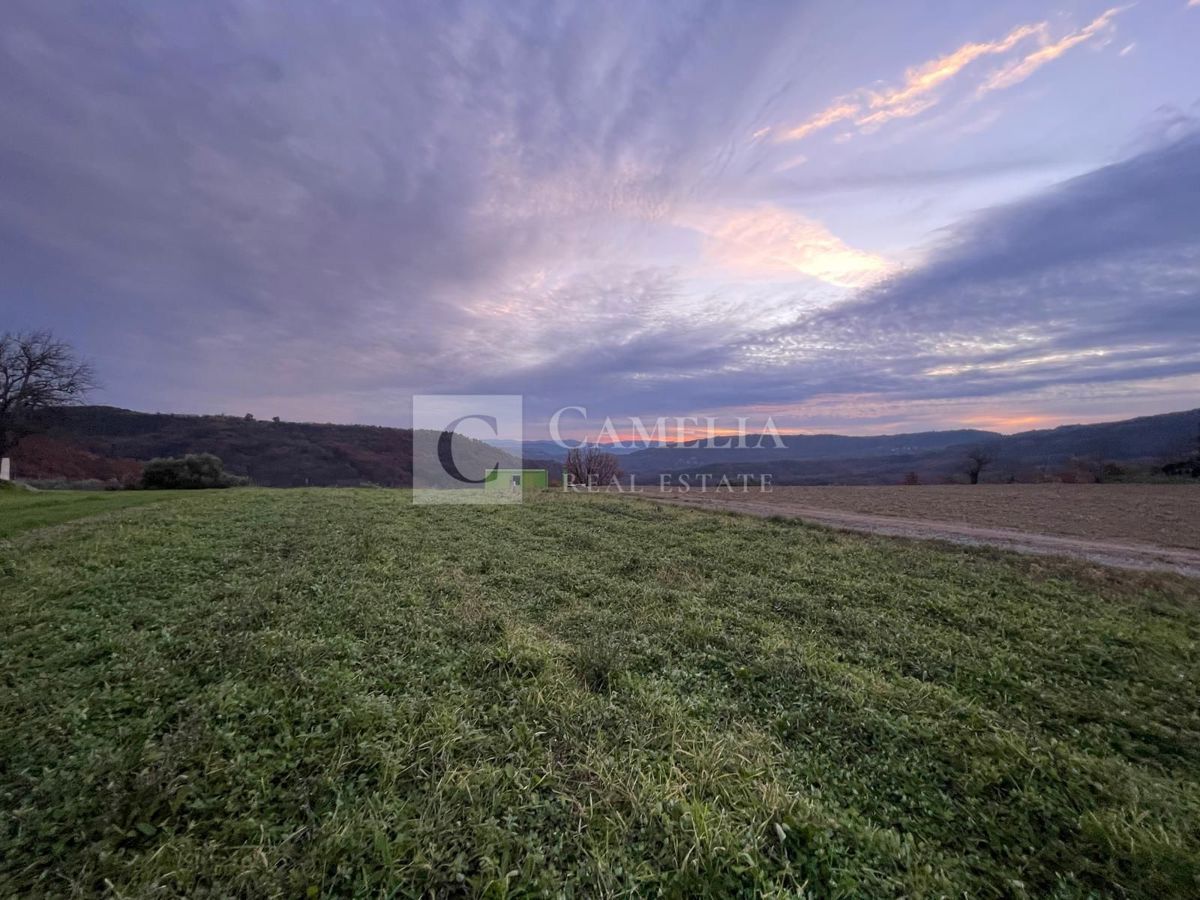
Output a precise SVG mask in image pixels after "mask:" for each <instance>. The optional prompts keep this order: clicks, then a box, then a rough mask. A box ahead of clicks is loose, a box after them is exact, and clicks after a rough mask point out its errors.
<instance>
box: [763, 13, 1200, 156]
mask: <svg viewBox="0 0 1200 900" xmlns="http://www.w3.org/2000/svg"><path fill="white" fill-rule="evenodd" d="M1195 2H1198V3H1200V0H1195ZM1126 8H1127V7H1114V8H1112V9H1110V10H1108V11H1107V12H1105V13H1103V14H1102V15H1101V16H1099V17H1098V18H1096V19H1095V20H1094V21H1092V22H1091V23H1090V24H1089V25H1087V26H1086V27H1084V28H1082V29H1080V30H1079V31H1076V32H1072V33H1071V34H1068V35H1066V36H1065V37H1063V38H1061V39H1060V40H1058V41H1053V42H1050V39H1049V25H1048V23H1046V22H1034V23H1030V24H1027V25H1019V26H1017V27H1016V28H1014V29H1012V31H1010V32H1009V33H1008V34H1006V35H1005V36H1004V37H1002V38H1000V39H999V40H995V41H984V42H972V43H968V44H963V45H962V46H961V47H959V48H958V49H957V50H955V51H953V52H952V53H948V54H946V55H945V56H940V57H938V58H937V59H933V60H930V61H929V62H926V63H922V64H920V65H917V66H911V67H910V68H908V69H907V70H906V71H905V73H904V81H903V82H902V83H901V84H900V86H899V87H894V88H890V89H885V90H874V89H870V88H860V89H859V90H857V91H854V92H853V93H851V94H848V95H845V96H843V97H839V98H838V99H837V100H835V101H834V102H833V103H832V104H830V105H829V106H828V107H826V108H825V109H823V110H821V111H820V112H818V113H817V114H816V115H814V116H813V117H812V118H810V119H808V120H807V121H805V122H802V123H801V124H799V125H797V126H795V127H793V128H790V129H787V130H785V131H783V132H781V133H780V135H779V138H778V140H781V141H798V140H802V139H804V138H806V137H808V136H809V135H810V134H813V133H815V132H817V131H822V130H824V129H826V128H829V127H830V126H832V125H836V124H838V123H839V122H852V123H853V124H854V125H855V126H856V127H857V128H858V130H859V131H860V132H870V131H874V130H875V129H876V128H878V127H880V126H881V125H883V124H884V123H886V122H890V121H892V120H893V119H906V118H911V117H913V116H917V115H920V114H921V113H923V112H925V111H926V110H928V109H931V108H932V107H934V106H936V105H937V104H938V103H939V102H940V101H941V91H942V89H943V88H945V87H946V86H947V85H949V83H950V82H951V81H953V80H954V79H955V78H956V77H957V76H958V75H959V74H960V73H962V72H963V70H964V69H966V68H967V67H968V66H970V65H971V64H972V63H974V62H976V61H977V60H979V59H982V58H984V57H987V56H1000V55H1003V54H1006V53H1011V52H1012V51H1013V50H1015V49H1016V48H1017V47H1018V46H1019V45H1021V44H1023V43H1025V42H1026V41H1029V40H1037V41H1039V42H1040V43H1041V44H1042V46H1041V47H1039V48H1038V49H1037V50H1034V51H1033V52H1031V53H1028V54H1026V55H1025V56H1022V57H1021V58H1019V59H1017V60H1015V61H1013V62H1011V63H1009V64H1008V65H1006V66H1003V67H1002V68H1000V69H998V70H996V71H995V72H993V73H992V74H991V75H990V76H989V77H988V78H987V80H986V81H985V82H984V83H983V85H982V86H981V87H980V88H979V90H978V92H977V93H978V94H979V95H982V94H985V93H987V92H989V91H994V90H1000V89H1003V88H1007V87H1011V86H1012V85H1014V84H1017V83H1019V82H1021V81H1024V80H1025V79H1026V78H1028V77H1029V76H1030V75H1032V74H1033V73H1034V72H1036V71H1037V70H1038V69H1040V68H1041V67H1042V66H1044V65H1045V64H1046V63H1048V62H1050V61H1052V60H1055V59H1058V58H1059V57H1060V56H1062V55H1063V54H1064V53H1066V52H1067V51H1068V50H1070V49H1071V48H1072V47H1076V46H1079V45H1080V44H1083V43H1085V42H1087V41H1090V40H1092V39H1094V38H1096V37H1099V36H1101V35H1104V34H1106V33H1107V32H1108V31H1109V30H1110V27H1111V25H1112V21H1113V19H1114V18H1115V17H1116V16H1117V15H1118V14H1119V13H1121V12H1122V11H1123V10H1124V9H1126Z"/></svg>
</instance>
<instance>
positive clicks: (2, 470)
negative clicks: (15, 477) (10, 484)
mask: <svg viewBox="0 0 1200 900" xmlns="http://www.w3.org/2000/svg"><path fill="white" fill-rule="evenodd" d="M0 481H12V476H11V475H10V474H9V471H8V457H7V456H6V457H4V459H0Z"/></svg>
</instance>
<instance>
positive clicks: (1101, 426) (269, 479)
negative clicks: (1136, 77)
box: [13, 406, 1200, 487]
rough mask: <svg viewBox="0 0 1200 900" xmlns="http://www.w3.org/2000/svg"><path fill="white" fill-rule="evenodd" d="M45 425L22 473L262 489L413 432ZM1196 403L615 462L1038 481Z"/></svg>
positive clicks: (359, 459)
mask: <svg viewBox="0 0 1200 900" xmlns="http://www.w3.org/2000/svg"><path fill="white" fill-rule="evenodd" d="M42 425H43V432H42V433H41V434H39V435H37V436H34V437H31V438H29V439H27V441H26V442H25V443H24V444H23V445H22V446H21V447H19V448H18V450H17V452H16V453H14V454H13V460H14V462H13V464H14V469H15V471H16V473H17V474H18V476H20V477H25V478H52V477H58V478H71V479H81V478H94V479H100V480H117V481H129V480H132V479H136V477H137V475H138V473H139V472H140V469H141V463H142V462H145V461H146V460H149V459H153V458H154V457H156V456H181V455H183V454H186V453H215V454H216V455H217V456H219V457H221V459H222V460H223V461H224V462H225V465H226V468H227V469H229V471H231V472H234V473H236V474H239V475H247V476H249V477H250V478H251V479H252V480H253V481H254V483H255V484H258V485H262V486H266V487H297V486H303V485H321V486H351V485H359V484H378V485H382V486H387V487H405V486H408V485H411V483H412V467H413V432H412V431H411V430H409V429H403V428H384V427H378V426H368V425H323V424H314V423H303V422H274V421H269V422H268V421H256V420H253V419H245V418H239V417H234V416H192V415H177V414H165V413H143V412H133V411H131V410H126V409H117V408H115V407H108V406H81V407H73V408H64V409H58V410H53V411H51V412H49V413H47V414H46V415H45V416H44V420H43V422H42ZM1198 426H1200V409H1197V410H1190V411H1186V412H1178V413H1167V414H1163V415H1157V416H1143V417H1139V418H1135V419H1128V420H1124V421H1120V422H1102V423H1098V424H1093V425H1064V426H1061V427H1058V428H1052V429H1043V430H1038V431H1026V432H1021V433H1019V434H1013V435H1007V436H1006V435H1001V434H998V433H996V432H990V431H976V430H954V431H930V432H918V433H913V434H896V435H874V436H868V437H854V436H847V435H838V434H814V435H808V434H793V435H784V436H783V440H784V444H785V446H784V447H776V446H774V443H773V441H771V440H764V441H762V442H761V443H762V446H761V447H759V448H757V449H755V448H754V445H755V443H756V441H755V439H754V438H753V437H751V438H749V439H748V441H747V443H748V444H750V447H747V448H740V449H739V448H724V449H723V448H720V447H715V448H710V447H704V446H696V445H695V444H679V445H671V446H666V447H653V448H646V449H639V450H634V451H632V452H629V453H626V454H624V455H622V456H621V467H622V468H623V469H624V471H625V472H626V473H630V474H634V475H636V476H637V477H638V478H639V480H643V481H644V480H648V479H651V478H657V477H658V476H659V475H662V474H680V473H689V474H701V473H708V474H710V475H713V476H714V477H720V476H722V475H728V476H731V477H732V476H736V475H740V474H743V473H745V474H753V475H761V474H769V475H771V477H772V480H773V481H774V482H775V483H777V484H894V483H896V482H898V481H901V480H903V479H904V478H905V476H906V475H908V473H916V474H917V475H918V477H919V478H920V480H921V481H944V480H946V479H948V478H953V477H955V476H956V475H958V474H960V473H961V472H962V468H963V461H964V456H965V453H966V451H967V449H968V448H971V447H975V446H982V447H984V448H986V449H987V451H988V453H989V454H990V455H991V456H992V458H993V462H992V464H991V465H990V466H989V467H988V469H987V470H986V471H985V473H984V480H991V481H1006V480H1009V479H1017V480H1040V479H1042V478H1045V477H1057V476H1059V475H1061V474H1063V470H1064V468H1065V467H1071V466H1074V467H1077V468H1078V467H1080V466H1090V467H1092V468H1097V467H1099V466H1101V465H1103V464H1104V463H1118V464H1122V465H1125V466H1142V467H1151V466H1155V465H1161V464H1163V463H1164V462H1167V461H1170V460H1177V459H1182V458H1185V457H1187V456H1189V454H1191V453H1194V452H1195V451H1196V448H1197V430H1198ZM455 442H456V443H455V446H456V458H457V459H459V460H461V461H462V464H463V465H464V466H465V467H466V468H469V469H471V470H472V471H477V472H478V471H482V470H483V468H486V467H488V466H490V465H495V464H499V465H501V466H516V465H518V464H519V463H518V459H517V456H516V455H515V454H510V453H508V452H505V451H504V450H499V449H497V448H495V447H492V446H489V445H488V444H485V443H482V442H479V441H473V440H470V439H468V438H463V437H460V436H456V437H455ZM509 449H511V450H513V451H515V453H520V451H521V450H523V451H524V456H525V459H526V462H527V464H529V465H534V466H537V467H545V468H549V469H550V470H551V476H552V477H557V475H558V473H559V471H560V468H559V467H560V465H561V462H562V459H563V457H564V456H565V455H566V451H565V450H562V449H561V448H557V447H556V446H555V445H553V444H552V443H550V442H546V441H538V442H532V441H531V442H526V443H525V444H523V445H519V446H518V445H513V446H511V447H510V448H509Z"/></svg>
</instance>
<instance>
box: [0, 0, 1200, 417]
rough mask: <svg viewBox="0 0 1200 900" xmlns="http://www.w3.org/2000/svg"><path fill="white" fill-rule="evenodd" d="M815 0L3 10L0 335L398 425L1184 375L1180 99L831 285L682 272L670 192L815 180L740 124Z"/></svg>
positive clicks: (257, 405)
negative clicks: (434, 397)
mask: <svg viewBox="0 0 1200 900" xmlns="http://www.w3.org/2000/svg"><path fill="white" fill-rule="evenodd" d="M803 15H804V9H803V7H799V8H798V7H797V6H796V5H795V4H790V3H779V4H769V3H768V4H751V5H748V4H743V3H720V2H712V3H705V4H701V5H696V4H693V3H687V2H680V3H677V4H664V3H657V2H655V3H644V4H620V5H608V4H570V3H560V4H545V3H529V4H522V3H506V4H503V5H500V6H493V7H484V6H481V5H474V4H469V3H462V4H457V3H456V4H392V3H383V2H379V3H370V2H362V3H355V4H353V5H351V6H347V7H344V8H342V7H338V8H335V7H331V6H330V5H328V4H325V3H318V2H297V3H290V4H288V5H287V7H286V9H284V8H283V7H277V6H272V5H260V4H257V3H252V2H248V0H246V2H242V0H213V2H210V3H205V4H199V5H182V4H141V3H115V2H114V3H106V4H102V5H96V4H85V3H78V4H47V3H42V2H32V0H28V2H22V0H17V2H11V3H7V4H5V6H4V9H3V11H2V12H0V20H2V24H3V30H2V32H0V121H2V122H3V123H4V127H3V129H0V180H2V181H3V184H4V185H5V189H4V191H3V192H0V270H2V271H3V274H4V278H3V282H2V283H0V312H2V314H3V317H4V324H5V327H51V328H54V329H55V330H57V331H59V332H61V333H62V334H63V335H64V336H65V337H68V338H70V339H72V340H74V341H76V342H77V343H78V344H80V345H81V347H82V348H83V349H84V350H86V351H87V352H88V353H89V354H91V355H93V356H95V357H96V358H97V362H98V363H99V366H100V369H101V371H102V372H103V374H104V378H105V381H106V382H107V384H108V392H107V394H106V395H104V397H103V398H102V399H105V400H108V401H110V402H116V403H121V404H124V405H130V406H135V407H149V408H184V409H193V410H213V408H214V404H227V403H235V404H236V403H244V404H245V405H246V408H247V409H254V410H255V411H256V412H259V413H260V414H273V413H276V412H278V413H281V414H283V415H285V416H289V417H291V416H303V417H312V418H326V419H335V420H343V421H344V420H363V421H381V422H402V421H403V420H404V418H405V415H406V408H407V396H408V394H410V393H411V392H413V391H444V392H468V391H487V392H494V391H500V390H503V391H512V392H519V393H524V394H527V395H528V396H529V406H530V409H531V411H532V412H533V413H534V415H535V416H538V415H545V414H546V413H547V412H548V411H549V410H552V409H553V408H555V407H556V406H558V405H563V404H568V403H579V402H586V403H588V404H589V405H591V406H593V407H597V408H601V409H603V410H604V411H605V412H611V413H612V414H614V415H618V414H623V413H643V414H664V413H687V412H695V411H710V410H719V409H724V408H736V407H739V406H752V405H762V404H789V403H803V402H807V401H810V400H812V399H813V398H821V397H831V396H832V397H836V396H846V397H857V396H864V395H871V396H886V397H891V398H894V399H896V400H897V401H904V400H914V401H915V400H929V401H939V400H945V399H953V398H958V397H987V396H1000V395H1004V394H1006V393H1018V392H1031V391H1052V390H1058V389H1065V388H1066V387H1068V386H1071V385H1080V384H1090V385H1099V384H1108V383H1111V384H1123V383H1126V382H1129V381H1131V380H1138V379H1142V380H1145V379H1161V378H1168V377H1172V376H1179V375H1194V374H1196V373H1197V372H1200V358H1198V356H1197V351H1196V350H1195V346H1196V343H1197V342H1196V338H1197V336H1198V335H1197V331H1198V330H1200V312H1198V307H1197V303H1198V300H1200V298H1198V297H1197V284H1200V279H1198V277H1197V276H1198V266H1200V260H1198V254H1200V250H1198V248H1200V212H1198V211H1200V202H1198V201H1200V196H1198V191H1200V143H1198V139H1197V137H1196V135H1195V132H1194V130H1181V129H1183V127H1184V126H1182V125H1180V123H1179V122H1174V124H1173V125H1172V130H1171V135H1170V138H1169V140H1167V142H1166V143H1160V144H1159V145H1158V146H1156V147H1154V148H1150V149H1146V150H1144V151H1142V152H1139V153H1138V154H1137V155H1135V156H1133V157H1131V158H1130V159H1128V160H1127V161H1125V162H1122V163H1118V164H1116V165H1113V166H1109V167H1106V168H1104V169H1100V170H1098V171H1096V172H1093V173H1091V174H1089V175H1086V176H1083V177H1081V178H1078V179H1074V180H1072V181H1070V182H1067V183H1065V184H1062V185H1059V186H1058V187H1056V188H1054V189H1052V190H1049V191H1047V192H1045V193H1044V194H1042V195H1041V196H1038V197H1035V198H1032V199H1029V200H1025V201H1022V202H1019V203H1016V204H1013V205H1011V206H1008V207H1004V208H998V209H993V210H989V211H986V212H984V213H981V214H980V215H979V216H977V217H975V218H973V219H971V220H969V221H967V222H964V223H960V224H959V225H956V226H954V227H953V228H952V229H950V230H949V231H948V232H947V236H946V238H945V240H944V242H943V243H942V244H941V245H940V246H938V247H936V248H934V250H933V251H931V253H930V254H929V255H928V257H927V260H926V261H925V262H924V263H923V264H921V265H920V266H918V267H916V268H914V269H912V270H910V271H907V272H904V273H901V274H899V275H896V276H894V277H893V278H892V279H890V280H889V281H888V282H886V283H884V284H882V285H880V286H878V287H876V288H873V289H869V290H867V291H864V292H860V293H859V294H857V295H855V296H854V297H852V298H851V299H850V300H848V301H846V302H843V303H839V304H837V305H834V306H832V307H828V308H825V309H823V310H821V311H817V312H812V311H810V310H811V309H812V308H813V306H814V305H818V304H817V303H816V301H815V300H814V298H818V286H816V285H815V284H814V285H809V284H808V283H805V284H804V285H800V286H798V285H796V284H790V285H778V284H777V285H757V286H748V285H738V284H733V285H730V284H728V283H726V282H722V283H716V280H715V279H713V278H711V277H698V276H697V275H696V273H695V272H689V271H685V270H684V269H682V268H681V267H680V266H679V265H678V264H677V262H678V258H677V257H678V256H679V253H681V252H682V251H679V249H678V248H679V247H685V248H690V250H692V251H695V248H694V247H692V246H691V244H689V243H688V242H689V241H692V242H693V243H694V242H695V241H696V238H695V236H694V235H689V234H687V233H686V230H685V229H682V228H679V227H676V226H675V225H673V222H674V221H675V220H674V218H673V211H674V210H676V209H678V208H679V207H681V206H684V205H687V204H701V205H702V204H704V203H705V202H713V203H716V204H717V205H729V204H736V203H737V202H738V201H739V200H743V201H745V202H747V203H754V202H757V201H761V200H763V199H769V198H771V197H779V196H791V197H792V198H793V199H797V198H799V197H801V196H802V195H811V194H812V193H813V192H815V191H820V190H822V189H823V187H822V184H821V183H813V182H812V181H811V180H805V179H806V177H807V176H805V175H804V173H803V172H797V173H789V174H788V175H764V174H763V173H764V171H767V170H768V169H769V162H770V161H774V157H771V158H770V160H768V157H766V156H764V155H763V154H765V153H767V152H768V151H767V150H762V151H761V152H760V151H757V150H756V149H755V145H754V144H753V143H752V142H750V141H749V135H750V134H751V133H752V132H753V131H754V130H755V129H756V128H757V127H758V125H759V124H761V122H762V121H763V117H764V114H765V113H764V111H766V110H772V109H777V108H778V107H779V105H780V104H781V103H782V102H783V100H782V99H781V98H783V97H785V95H788V93H789V91H791V90H792V89H793V86H792V85H788V84H784V83H783V82H782V81H781V78H780V74H779V73H780V72H782V71H785V70H786V69H787V68H788V65H789V64H790V63H791V62H792V61H793V58H794V53H795V41H794V35H795V34H796V28H795V26H796V22H797V21H802V19H801V17H802V16H803ZM1180 134H1182V137H1180ZM1164 140H1165V139H1164ZM764 160H768V163H764ZM1037 164H1038V160H1036V159H1032V158H1031V159H1029V160H1025V161H1021V162H1017V163H1008V162H1005V161H1003V160H1000V161H992V162H975V163H970V162H967V163H964V164H963V165H962V167H961V168H960V169H958V170H956V171H940V172H938V171H934V172H930V171H924V170H919V169H918V168H917V167H915V166H914V165H913V164H912V162H911V160H910V161H909V163H908V164H907V165H906V166H903V167H898V168H897V173H902V172H907V173H909V174H897V173H893V172H874V173H871V174H863V173H862V172H857V173H856V172H852V171H849V170H847V171H846V173H845V174H844V176H842V178H843V180H842V181H839V183H838V185H837V187H838V188H839V189H840V188H846V189H856V188H857V187H860V186H861V187H867V186H870V187H877V186H880V187H887V186H888V185H891V184H893V183H896V182H897V180H898V181H899V183H901V184H908V185H910V186H911V185H916V186H925V187H930V186H932V185H936V184H938V183H942V182H944V183H951V184H953V183H957V181H958V180H960V179H962V180H970V179H972V178H975V177H987V176H988V175H989V174H990V173H995V172H1000V173H1004V172H1005V171H1007V169H1008V167H1009V166H1010V165H1011V166H1015V167H1017V168H1018V169H1020V168H1023V167H1026V166H1036V165H1037ZM779 192H782V195H781V194H780V193H779ZM651 234H653V236H654V239H655V240H658V241H660V242H662V241H665V242H666V245H667V246H668V247H669V249H670V250H671V253H674V254H675V256H672V255H671V253H668V254H667V256H666V258H664V259H663V260H661V261H655V259H654V258H653V257H654V254H653V253H650V254H647V253H646V252H645V245H646V243H647V241H648V237H649V236H650V235H651ZM696 252H698V251H696ZM819 299H820V303H822V304H827V303H828V298H826V297H820V298H819ZM781 322H782V323H784V324H780V323H781ZM226 411H230V412H239V411H243V410H241V409H237V408H233V409H228V410H226Z"/></svg>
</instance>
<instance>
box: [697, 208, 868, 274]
mask: <svg viewBox="0 0 1200 900" xmlns="http://www.w3.org/2000/svg"><path fill="white" fill-rule="evenodd" d="M692 225H693V227H696V228H697V229H698V230H700V231H702V232H703V233H704V234H705V236H706V237H707V239H708V240H707V243H706V247H705V250H706V252H707V254H708V255H709V257H710V258H712V259H714V260H715V261H717V262H718V263H720V264H721V265H723V266H727V267H729V268H732V269H736V270H738V271H739V272H742V273H745V274H749V275H764V276H770V277H773V276H779V275H790V274H795V273H800V274H803V275H808V276H810V277H813V278H818V279H820V280H821V281H824V282H826V283H828V284H832V285H836V286H838V287H862V286H863V285H866V284H870V283H872V282H874V281H878V280H879V279H880V278H882V277H883V276H884V275H886V274H887V273H888V271H889V270H890V269H891V264H890V263H889V262H888V261H887V260H886V259H884V258H883V257H882V256H879V255H877V254H874V253H869V252H867V251H864V250H859V249H856V248H854V247H851V246H849V245H848V244H846V243H845V242H844V241H842V240H841V239H840V238H839V237H837V236H836V235H835V234H833V233H832V232H831V231H829V229H827V228H826V227H825V226H824V225H822V224H821V223H820V222H817V221H814V220H812V219H808V218H805V217H804V216H800V215H797V214H795V213H792V212H789V211H787V210H783V209H778V208H775V207H764V208H760V209H754V210H746V211H738V212H734V213H732V214H727V215H724V216H723V217H721V218H715V217H713V216H711V215H709V216H705V217H701V218H700V219H698V220H696V221H694V222H693V223H692Z"/></svg>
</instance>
